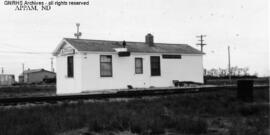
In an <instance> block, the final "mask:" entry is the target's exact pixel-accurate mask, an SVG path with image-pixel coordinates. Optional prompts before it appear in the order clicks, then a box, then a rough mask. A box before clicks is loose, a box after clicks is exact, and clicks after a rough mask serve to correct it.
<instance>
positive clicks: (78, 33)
mask: <svg viewBox="0 0 270 135" xmlns="http://www.w3.org/2000/svg"><path fill="white" fill-rule="evenodd" d="M76 26H77V33H74V36H75V37H76V38H77V39H80V36H82V33H81V32H79V27H80V23H76Z"/></svg>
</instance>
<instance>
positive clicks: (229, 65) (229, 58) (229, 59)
mask: <svg viewBox="0 0 270 135" xmlns="http://www.w3.org/2000/svg"><path fill="white" fill-rule="evenodd" d="M228 72H229V80H230V82H231V80H232V78H231V54H230V46H228Z"/></svg>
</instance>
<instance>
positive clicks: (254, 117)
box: [0, 89, 269, 135]
mask: <svg viewBox="0 0 270 135" xmlns="http://www.w3.org/2000/svg"><path fill="white" fill-rule="evenodd" d="M265 95H269V91H268V89H261V90H259V89H258V90H257V89H256V90H255V91H254V96H255V97H254V100H255V103H253V104H249V103H243V102H241V101H238V100H237V99H236V91H231V90H230V91H226V90H221V91H218V92H211V93H196V94H182V95H174V96H167V97H160V98H146V99H133V100H129V101H111V102H109V101H108V100H104V101H96V102H83V101H80V102H78V103H75V104H74V103H72V104H71V103H68V102H66V103H63V104H60V105H59V104H58V105H45V106H36V107H22V108H9V109H7V108H5V109H4V108H1V109H0V116H1V117H0V134H1V135H37V134H39V135H53V134H59V133H63V132H67V131H71V130H76V129H80V128H84V127H87V128H88V132H89V133H101V134H102V133H104V134H105V133H106V132H108V131H109V132H111V131H112V132H111V134H113V132H119V131H130V132H132V133H136V134H142V135H158V134H164V133H165V132H172V133H175V134H180V133H183V134H211V133H210V132H209V129H210V128H213V127H215V128H216V129H220V128H225V129H227V132H226V133H227V134H228V135H246V134H247V135H248V134H256V135H264V134H267V132H266V130H267V129H268V127H269V123H268V120H269V104H267V105H265V104H264V103H269V97H268V96H265ZM213 119H214V120H213ZM210 120H212V121H210ZM220 134H221V133H220Z"/></svg>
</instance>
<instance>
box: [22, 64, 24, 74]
mask: <svg viewBox="0 0 270 135" xmlns="http://www.w3.org/2000/svg"><path fill="white" fill-rule="evenodd" d="M23 71H24V63H22V73H23Z"/></svg>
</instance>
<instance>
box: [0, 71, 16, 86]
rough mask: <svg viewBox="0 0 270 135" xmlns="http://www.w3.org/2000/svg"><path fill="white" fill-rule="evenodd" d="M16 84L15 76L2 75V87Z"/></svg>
mask: <svg viewBox="0 0 270 135" xmlns="http://www.w3.org/2000/svg"><path fill="white" fill-rule="evenodd" d="M14 83H15V78H14V75H11V74H0V86H3V85H12V84H14Z"/></svg>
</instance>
